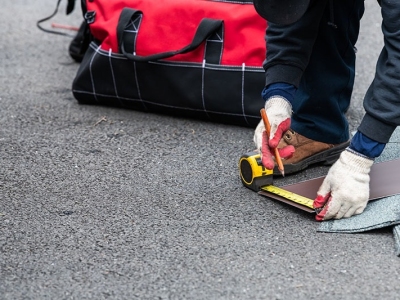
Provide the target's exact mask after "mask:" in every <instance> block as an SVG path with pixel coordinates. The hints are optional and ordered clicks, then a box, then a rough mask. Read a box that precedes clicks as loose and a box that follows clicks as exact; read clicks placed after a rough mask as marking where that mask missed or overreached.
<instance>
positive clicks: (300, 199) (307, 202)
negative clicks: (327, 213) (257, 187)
mask: <svg viewBox="0 0 400 300" xmlns="http://www.w3.org/2000/svg"><path fill="white" fill-rule="evenodd" d="M261 190H264V191H267V192H270V193H272V194H275V195H278V196H281V197H283V198H285V199H288V200H290V201H293V202H295V203H298V204H300V205H303V206H306V207H309V208H311V209H314V207H313V202H314V201H313V200H311V199H309V198H306V197H304V196H301V195H298V194H295V193H292V192H289V191H287V190H284V189H281V188H279V187H276V186H274V185H266V186H263V187H262V188H261Z"/></svg>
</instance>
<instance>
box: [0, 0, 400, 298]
mask: <svg viewBox="0 0 400 300" xmlns="http://www.w3.org/2000/svg"><path fill="white" fill-rule="evenodd" d="M64 2H66V1H64ZM64 2H63V5H62V9H61V10H60V12H59V14H58V15H57V17H56V18H54V19H53V20H52V22H58V23H66V24H70V25H79V23H80V20H81V15H80V11H79V8H78V9H76V10H75V12H74V13H73V15H71V16H65V3H64ZM55 3H56V1H50V0H41V1H27V0H19V1H3V2H2V7H1V26H0V36H1V40H0V103H1V106H0V298H1V299H294V298H296V299H322V298H323V299H399V293H400V285H399V280H400V259H399V258H398V257H397V256H396V255H395V249H394V238H393V234H392V230H391V229H389V228H387V229H380V230H378V231H372V232H368V233H363V234H334V233H319V232H317V228H318V226H319V223H317V222H316V221H314V218H313V215H311V214H308V213H305V212H301V211H299V210H298V209H296V208H292V207H289V206H288V205H285V204H282V203H278V202H275V201H272V200H269V199H267V198H263V197H261V196H259V195H257V194H256V193H254V192H252V191H250V190H248V189H246V188H244V187H243V186H242V184H241V182H240V180H239V175H238V169H237V163H238V159H239V157H240V156H241V155H242V154H243V153H245V152H246V151H249V150H252V149H253V142H252V137H253V130H252V129H249V128H242V127H236V126H228V125H222V124H214V123H208V122H202V121H196V120H188V119H183V118H174V117H168V116H162V115H156V114H150V113H142V112H136V111H128V110H122V109H114V108H106V107H96V106H83V105H79V104H78V103H77V101H76V100H74V98H73V96H72V93H71V84H72V80H73V78H74V76H75V74H76V71H77V69H78V67H79V65H78V64H77V63H74V62H73V61H72V59H71V58H70V57H69V55H68V53H67V48H68V45H69V42H70V38H68V37H62V36H56V35H51V34H46V33H43V32H41V31H39V30H38V29H37V28H36V26H35V23H36V21H37V20H38V19H40V18H43V17H45V16H47V15H49V14H50V13H51V12H52V11H53V9H54V6H55ZM366 5H367V10H366V14H365V16H364V18H363V22H362V32H361V36H360V39H359V42H358V44H357V47H358V49H359V51H358V62H357V64H358V68H357V78H356V84H355V89H354V94H353V98H354V99H353V104H352V106H351V108H350V111H349V113H348V117H349V120H350V123H351V127H352V130H355V128H356V127H357V124H358V122H359V121H360V118H361V117H362V115H363V108H362V98H363V95H364V93H365V91H366V89H367V87H368V85H369V83H370V82H371V80H372V78H373V73H374V68H375V61H376V58H377V56H378V54H379V52H380V48H381V45H382V35H381V31H380V22H381V16H380V10H379V6H378V4H377V3H376V1H375V0H367V1H366ZM49 23H50V22H49ZM49 23H47V24H46V26H48V25H49ZM397 140H398V139H397ZM397 140H396V139H395V140H393V141H392V142H391V144H389V145H388V147H387V149H386V152H385V155H384V156H382V158H381V159H387V158H390V157H392V158H393V157H398V156H399V155H400V154H399V153H398V143H397ZM327 170H328V169H327V168H326V167H316V168H311V169H309V170H306V171H304V172H302V173H300V174H297V175H294V176H288V177H286V178H284V179H277V180H276V182H275V183H276V184H277V185H283V184H286V183H293V182H298V181H300V180H306V179H310V178H313V177H316V176H320V175H324V174H326V172H327ZM394 176H396V175H395V174H394Z"/></svg>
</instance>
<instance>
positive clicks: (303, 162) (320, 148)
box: [274, 129, 350, 175]
mask: <svg viewBox="0 0 400 300" xmlns="http://www.w3.org/2000/svg"><path fill="white" fill-rule="evenodd" d="M349 144H350V141H347V142H344V143H342V144H326V143H322V142H317V141H314V140H311V139H309V138H306V137H305V136H302V135H300V134H298V133H297V132H295V131H293V130H292V129H289V130H288V131H286V132H285V133H284V135H283V137H282V139H281V140H280V142H279V145H278V148H282V147H284V146H288V145H293V146H294V148H295V150H296V151H295V152H294V154H293V156H292V157H291V158H289V159H282V162H283V166H284V168H285V174H291V173H295V172H298V171H301V170H304V169H306V168H307V167H308V166H310V165H313V164H323V165H332V164H333V163H334V162H335V161H336V160H337V159H338V158H339V155H340V153H341V152H342V151H343V150H344V149H346V147H347V146H348V145H349ZM274 175H280V172H279V170H278V168H277V167H276V166H275V168H274Z"/></svg>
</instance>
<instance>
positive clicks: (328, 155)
mask: <svg viewBox="0 0 400 300" xmlns="http://www.w3.org/2000/svg"><path fill="white" fill-rule="evenodd" d="M349 144H350V141H348V142H345V143H343V144H339V145H337V146H335V147H332V148H330V149H327V150H325V151H321V152H318V153H316V154H314V155H311V156H309V157H307V158H305V159H303V160H301V161H299V162H297V163H293V164H286V165H284V167H285V175H286V174H293V173H296V172H299V171H302V170H304V169H307V168H308V167H309V166H310V165H315V164H320V165H326V166H330V165H332V164H333V163H334V162H335V161H337V159H338V158H339V156H340V153H342V151H343V150H344V149H346V148H347V146H349ZM273 174H274V175H281V172H280V171H279V170H278V168H277V167H276V166H275V168H274V173H273Z"/></svg>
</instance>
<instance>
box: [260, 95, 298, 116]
mask: <svg viewBox="0 0 400 300" xmlns="http://www.w3.org/2000/svg"><path fill="white" fill-rule="evenodd" d="M272 107H279V108H280V109H283V110H284V111H285V112H286V113H287V114H288V115H291V114H292V104H290V102H289V101H288V100H287V99H286V98H285V97H282V96H273V97H270V98H268V100H267V101H266V102H265V110H266V111H268V110H269V109H270V108H272Z"/></svg>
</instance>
